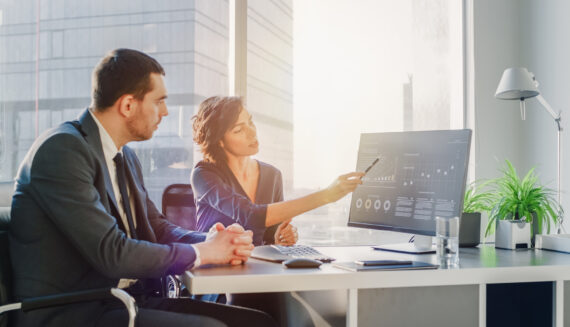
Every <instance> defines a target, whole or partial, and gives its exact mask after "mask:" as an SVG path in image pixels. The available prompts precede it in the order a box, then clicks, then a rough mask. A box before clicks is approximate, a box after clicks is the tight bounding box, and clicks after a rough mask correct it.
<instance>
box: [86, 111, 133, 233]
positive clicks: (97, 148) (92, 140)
mask: <svg viewBox="0 0 570 327" xmlns="http://www.w3.org/2000/svg"><path fill="white" fill-rule="evenodd" d="M79 124H80V128H81V132H82V133H83V135H84V136H85V140H86V141H87V143H89V145H90V146H91V148H92V149H93V151H94V152H95V153H96V155H97V159H99V161H100V162H101V165H102V166H103V178H104V179H105V190H106V191H107V197H108V198H109V200H110V202H111V205H112V206H114V207H113V208H112V209H111V212H119V211H118V209H117V208H118V206H117V199H116V197H115V192H114V191H113V183H111V177H110V176H109V168H108V167H107V162H106V160H105V155H104V154H103V146H102V145H101V136H100V135H99V128H98V127H97V123H96V122H95V121H94V120H93V117H91V114H90V113H89V109H87V110H85V111H84V112H83V113H82V114H81V116H80V117H79ZM117 221H118V222H119V223H122V220H121V219H118V220H117Z"/></svg>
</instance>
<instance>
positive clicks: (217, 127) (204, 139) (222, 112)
mask: <svg viewBox="0 0 570 327" xmlns="http://www.w3.org/2000/svg"><path fill="white" fill-rule="evenodd" d="M242 109H243V102H242V100H241V98H240V97H220V96H214V97H211V98H208V99H206V100H204V101H203V102H202V103H200V107H199V108H198V113H197V114H196V115H195V116H194V117H192V120H194V122H193V123H192V129H193V131H194V142H196V144H198V145H199V146H200V150H201V151H202V154H203V155H204V160H205V161H207V162H212V163H215V164H219V163H225V162H227V157H226V153H225V152H224V149H222V147H221V146H220V140H222V138H223V137H224V134H225V133H226V132H227V131H228V130H229V129H230V128H232V126H233V125H234V124H235V122H236V121H237V120H238V117H239V114H240V112H241V111H242Z"/></svg>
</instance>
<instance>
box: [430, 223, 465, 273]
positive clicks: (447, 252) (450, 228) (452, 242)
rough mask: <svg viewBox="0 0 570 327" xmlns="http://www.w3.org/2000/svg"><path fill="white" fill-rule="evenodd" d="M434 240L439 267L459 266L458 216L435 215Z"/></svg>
mask: <svg viewBox="0 0 570 327" xmlns="http://www.w3.org/2000/svg"><path fill="white" fill-rule="evenodd" d="M435 241H436V254H437V261H438V263H439V266H440V268H454V267H458V266H459V217H453V218H448V217H435Z"/></svg>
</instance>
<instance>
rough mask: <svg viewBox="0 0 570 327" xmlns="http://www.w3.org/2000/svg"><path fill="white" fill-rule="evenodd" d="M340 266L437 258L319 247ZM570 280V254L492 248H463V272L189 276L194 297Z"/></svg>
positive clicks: (217, 271)
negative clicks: (350, 263) (198, 295)
mask: <svg viewBox="0 0 570 327" xmlns="http://www.w3.org/2000/svg"><path fill="white" fill-rule="evenodd" d="M317 249H318V250H319V251H321V252H323V253H324V254H327V255H330V256H332V257H334V258H336V259H337V262H342V261H353V260H357V259H408V260H416V261H424V262H430V263H435V261H436V257H435V255H433V254H428V255H407V254H399V253H391V252H385V251H377V250H373V249H372V248H371V247H369V246H352V247H318V248H317ZM567 279H570V254H565V253H559V252H552V251H545V250H517V251H512V250H500V249H495V248H494V247H493V246H491V245H482V246H480V247H478V248H464V249H461V250H460V254H459V268H454V269H437V270H414V271H381V270H378V271H366V272H351V271H347V270H343V269H339V268H336V267H333V266H332V265H331V264H323V265H322V266H321V268H316V269H287V268H285V267H283V266H282V265H281V264H277V263H271V262H265V261H260V260H255V259H250V260H249V261H248V262H247V264H245V265H243V266H217V267H209V268H199V269H196V270H194V271H188V272H186V273H185V274H184V276H183V280H184V283H185V284H186V287H188V289H189V291H190V293H192V294H208V293H225V292H229V293H252V292H284V291H310V290H331V289H363V288H390V287H414V286H441V285H469V284H489V283H510V282H538V281H555V280H567Z"/></svg>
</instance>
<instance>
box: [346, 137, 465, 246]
mask: <svg viewBox="0 0 570 327" xmlns="http://www.w3.org/2000/svg"><path fill="white" fill-rule="evenodd" d="M444 131H452V132H460V131H467V132H468V134H467V157H466V158H465V159H466V161H465V174H464V176H463V183H462V184H461V197H460V200H459V208H463V200H464V199H465V188H466V184H467V175H468V173H469V158H470V157H471V138H472V135H473V131H472V130H471V129H469V128H464V129H444V130H428V131H405V132H379V133H361V134H360V139H362V135H363V134H400V133H427V132H444ZM359 142H360V141H359ZM358 153H360V144H359V149H358ZM351 196H352V195H351ZM352 207H353V206H352V197H351V199H350V210H349V213H348V222H347V226H349V227H359V228H367V229H375V230H385V231H391V232H399V233H407V234H416V235H425V236H435V226H434V229H433V230H425V229H413V228H409V227H397V226H392V225H382V224H369V223H361V222H351V221H350V218H351V217H352ZM462 213H463V210H461V212H460V214H459V219H461V214H462Z"/></svg>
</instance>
